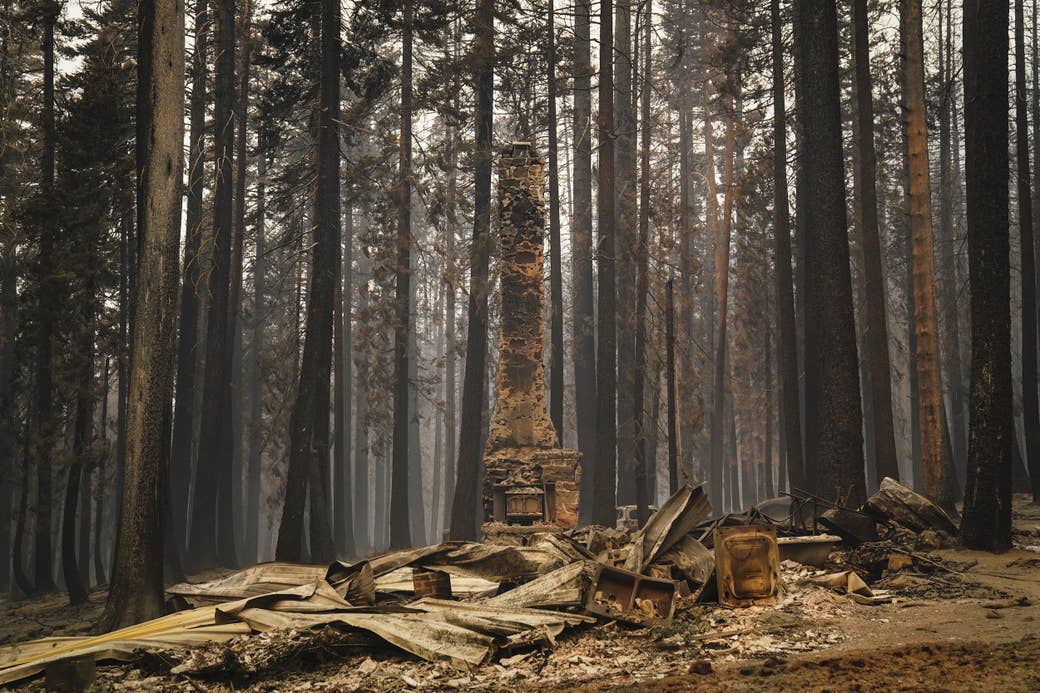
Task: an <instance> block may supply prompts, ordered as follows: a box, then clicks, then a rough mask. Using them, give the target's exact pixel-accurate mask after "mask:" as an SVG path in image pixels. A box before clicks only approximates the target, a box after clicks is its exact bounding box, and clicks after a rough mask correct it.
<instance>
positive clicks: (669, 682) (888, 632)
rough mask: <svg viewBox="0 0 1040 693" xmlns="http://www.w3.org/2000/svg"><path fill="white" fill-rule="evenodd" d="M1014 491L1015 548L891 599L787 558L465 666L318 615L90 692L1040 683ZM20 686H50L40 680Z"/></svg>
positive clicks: (78, 626)
mask: <svg viewBox="0 0 1040 693" xmlns="http://www.w3.org/2000/svg"><path fill="white" fill-rule="evenodd" d="M1016 501H1017V502H1016V505H1015V508H1016V509H1015V528H1016V537H1015V538H1016V544H1017V545H1018V547H1019V548H1016V549H1015V550H1013V551H1010V552H1008V553H1005V554H1001V555H992V554H986V553H981V552H975V551H966V550H962V549H944V550H938V551H934V552H932V553H931V554H930V555H931V556H939V557H941V558H942V559H943V562H944V564H945V565H948V566H954V567H955V568H956V569H957V572H949V571H946V570H941V571H939V570H937V571H935V572H931V573H927V574H923V573H920V572H915V571H910V572H901V573H891V574H888V575H886V576H883V577H882V578H881V579H880V580H879V581H878V582H874V583H872V585H873V586H874V587H875V588H878V587H880V588H882V589H884V590H885V592H886V593H887V594H889V595H893V596H895V599H894V601H893V602H891V603H886V604H880V605H873V606H871V605H864V604H859V603H855V602H853V601H851V600H850V599H849V598H848V597H846V596H844V595H841V594H837V593H835V592H832V591H830V590H828V589H825V588H823V587H820V586H817V585H812V584H809V583H808V582H807V581H806V579H805V578H806V577H811V575H812V573H813V571H812V570H810V569H805V568H800V567H799V566H797V565H795V564H790V563H785V564H784V580H785V594H784V596H783V598H782V600H781V601H780V603H779V604H778V605H776V606H769V607H750V608H745V609H730V608H724V607H719V606H718V605H714V604H712V605H700V604H698V605H693V606H690V607H688V608H684V609H681V610H680V611H679V612H678V613H677V614H676V617H675V620H674V622H673V625H672V627H671V628H668V629H660V628H643V629H633V628H630V627H626V626H622V625H620V624H618V623H615V622H611V623H606V624H601V625H598V626H593V627H590V628H586V629H582V630H570V631H567V632H565V633H564V634H563V635H561V636H560V637H559V638H558V642H557V646H556V647H555V648H554V649H552V650H548V651H544V652H543V651H534V652H528V653H524V654H519V655H515V656H513V657H507V658H504V659H501V660H498V661H496V662H493V663H491V664H488V665H485V666H484V667H481V668H480V669H477V670H475V671H472V672H468V673H467V672H460V671H458V670H456V669H453V668H451V667H449V666H447V665H446V664H443V663H439V664H434V663H428V662H422V661H419V660H417V659H415V658H413V657H410V656H407V655H404V654H402V653H400V652H399V651H397V650H394V649H392V648H390V647H388V646H380V645H377V644H375V643H364V644H359V643H358V640H357V639H356V638H353V639H348V640H344V638H343V637H342V635H341V634H339V633H338V632H337V631H334V630H333V629H331V628H327V629H325V630H323V631H317V632H314V631H308V632H296V631H288V632H281V633H269V634H264V635H261V636H254V637H251V638H243V639H242V640H241V641H240V642H239V641H232V642H231V643H226V644H223V645H214V646H212V648H213V653H212V655H213V656H216V657H218V658H223V659H224V660H225V661H227V662H228V666H227V668H226V669H225V670H223V671H219V672H215V673H211V674H209V675H207V676H206V677H203V678H193V679H188V678H187V677H186V676H184V675H183V674H173V673H171V672H170V669H171V665H172V664H175V663H176V658H177V656H176V654H173V653H163V654H160V655H152V656H149V657H146V658H145V659H143V660H141V661H138V662H136V663H132V664H105V665H99V667H98V680H97V682H96V683H95V685H94V688H93V689H92V690H96V691H125V690H163V691H214V692H216V691H221V692H223V691H232V690H236V691H237V690H250V691H340V690H372V691H384V690H407V689H423V690H438V689H440V690H450V689H469V690H493V691H524V690H552V691H628V690H632V691H634V690H657V691H687V690H691V691H709V690H723V691H783V690H804V691H829V690H843V691H844V690H850V691H854V690H907V691H910V690H913V691H922V690H927V691H956V690H987V689H988V690H993V691H1019V690H1021V691H1026V690H1040V507H1037V506H1032V505H1029V504H1028V498H1027V497H1025V496H1020V497H1016ZM104 599H105V594H104V592H103V591H98V592H95V593H93V594H92V595H91V597H90V601H89V603H88V604H85V605H83V606H80V607H74V608H70V607H68V606H67V605H66V602H65V599H64V597H62V596H53V597H51V598H41V599H36V600H30V601H22V602H4V601H0V645H3V644H8V643H12V642H19V641H24V640H29V639H33V638H40V637H45V636H50V635H80V634H85V633H87V632H89V630H90V628H91V627H92V625H93V622H94V620H95V619H96V618H97V616H98V615H99V613H100V610H101V608H102V606H103V605H104ZM167 656H169V657H170V658H169V659H168V658H167ZM251 664H252V665H255V666H250V665H251ZM26 689H27V690H43V689H44V684H43V681H42V679H39V678H38V679H35V680H34V681H31V682H29V683H28V684H27V686H26Z"/></svg>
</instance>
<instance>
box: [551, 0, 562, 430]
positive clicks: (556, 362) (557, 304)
mask: <svg viewBox="0 0 1040 693" xmlns="http://www.w3.org/2000/svg"><path fill="white" fill-rule="evenodd" d="M554 2H555V0H549V21H548V27H547V30H548V34H549V36H548V42H549V56H548V62H549V76H548V81H549V311H550V321H549V416H550V417H551V418H552V422H553V426H554V427H555V428H556V437H557V438H559V440H560V444H561V445H563V274H562V273H563V260H562V258H561V255H560V172H559V170H558V166H559V158H560V157H559V146H558V144H557V141H556V140H557V133H556V125H557V124H556V92H557V88H556V25H555V22H554V21H553V20H554V8H553V5H554Z"/></svg>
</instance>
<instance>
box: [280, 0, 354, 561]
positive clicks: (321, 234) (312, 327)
mask: <svg viewBox="0 0 1040 693" xmlns="http://www.w3.org/2000/svg"><path fill="white" fill-rule="evenodd" d="M339 32H340V9H339V3H338V2H337V1H336V0H322V3H321V31H320V38H319V40H320V42H321V68H320V74H319V81H320V88H319V101H318V131H317V139H318V142H317V151H318V170H317V179H318V180H317V187H316V190H315V196H314V222H315V223H314V245H313V248H312V251H311V272H310V280H309V282H310V283H309V285H308V291H307V296H308V300H307V322H306V326H305V335H306V336H305V339H304V344H303V358H302V361H301V364H300V382H299V386H298V387H297V390H296V401H295V402H294V404H293V410H292V414H291V417H290V421H289V471H288V479H287V482H286V491H285V505H284V506H283V509H282V520H281V525H280V526H279V528H278V544H277V546H276V548H275V558H276V559H277V560H280V561H299V560H300V559H301V557H302V548H303V536H304V535H303V510H304V501H305V499H307V498H308V497H309V499H310V525H309V530H310V531H309V538H310V555H309V558H310V560H311V561H314V562H319V563H321V562H325V561H329V560H331V559H332V558H334V556H335V547H334V546H333V540H332V529H331V526H330V524H329V517H328V514H327V512H328V507H327V504H326V499H327V498H328V495H327V492H326V488H325V487H326V483H327V480H328V474H327V473H326V471H327V470H328V456H329V419H330V416H329V415H330V412H329V405H330V392H329V388H330V379H331V376H332V333H333V319H334V315H333V313H334V302H335V301H334V299H335V287H336V280H337V277H338V275H339V262H340V245H339V243H340V240H339V236H340V197H339V196H340V184H339V55H340V38H339V36H340V33H339ZM308 491H309V492H310V493H309V494H308Z"/></svg>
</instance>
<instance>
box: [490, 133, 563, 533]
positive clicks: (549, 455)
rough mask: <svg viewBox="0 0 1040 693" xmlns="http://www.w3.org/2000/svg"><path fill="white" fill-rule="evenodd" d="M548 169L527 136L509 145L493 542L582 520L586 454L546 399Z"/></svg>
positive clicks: (503, 177)
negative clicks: (561, 430)
mask: <svg viewBox="0 0 1040 693" xmlns="http://www.w3.org/2000/svg"><path fill="white" fill-rule="evenodd" d="M544 167H545V162H544V160H543V159H542V158H541V157H539V156H538V155H537V154H536V153H535V152H534V150H533V148H532V147H531V145H530V144H529V143H527V142H514V143H513V144H511V145H509V146H508V147H507V148H506V150H505V152H503V155H502V158H501V162H500V167H499V210H500V212H499V213H500V215H501V232H500V233H501V237H500V253H501V261H500V263H499V267H500V277H501V286H502V319H501V335H500V337H499V363H498V385H497V388H496V404H495V418H494V420H493V422H492V424H491V431H490V435H489V436H488V441H487V445H486V447H485V449H484V490H483V502H484V520H485V523H486V524H485V525H484V533H485V535H486V536H487V537H488V538H489V539H491V540H502V541H509V542H516V541H519V540H520V537H522V536H523V535H524V534H527V533H530V532H537V531H541V532H544V531H551V530H553V529H567V528H570V527H574V526H575V525H576V524H577V520H578V480H579V477H580V473H581V472H580V467H579V464H578V463H579V461H580V459H581V454H580V453H578V452H576V451H573V450H562V449H560V439H559V436H558V434H557V431H556V429H555V428H554V427H553V424H552V419H551V418H550V417H549V410H548V407H547V406H546V399H545V373H544V367H543V365H542V353H543V347H544V345H545V276H544V272H543V257H544V253H543V242H544V239H545V201H544V198H543V189H544V187H545V170H544Z"/></svg>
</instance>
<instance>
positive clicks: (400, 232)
mask: <svg viewBox="0 0 1040 693" xmlns="http://www.w3.org/2000/svg"><path fill="white" fill-rule="evenodd" d="M412 12H413V8H412V2H411V0H405V2H404V5H403V13H404V17H403V30H404V33H403V36H402V39H401V135H400V163H399V174H398V175H399V177H400V181H399V183H400V190H399V194H400V197H399V198H398V202H397V204H398V209H397V239H396V245H397V248H396V250H397V266H396V269H395V275H396V278H397V282H396V284H397V291H396V296H395V302H396V303H395V305H396V310H395V316H394V317H395V319H394V440H393V445H394V452H393V470H392V471H393V473H392V476H391V489H390V548H392V549H404V548H408V547H409V546H411V543H412V538H411V534H412V532H411V527H410V523H411V508H410V507H409V498H408V496H409V493H408V490H409V489H408V472H409V470H408V460H409V455H408V452H409V450H408V442H409V440H408V426H409V417H408V412H409V407H408V375H409V367H408V357H409V349H408V341H409V339H410V335H411V333H412V330H413V326H412V316H411V295H412V293H411V253H412V21H413V19H412ZM414 500H415V502H421V499H419V498H416V499H414Z"/></svg>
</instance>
